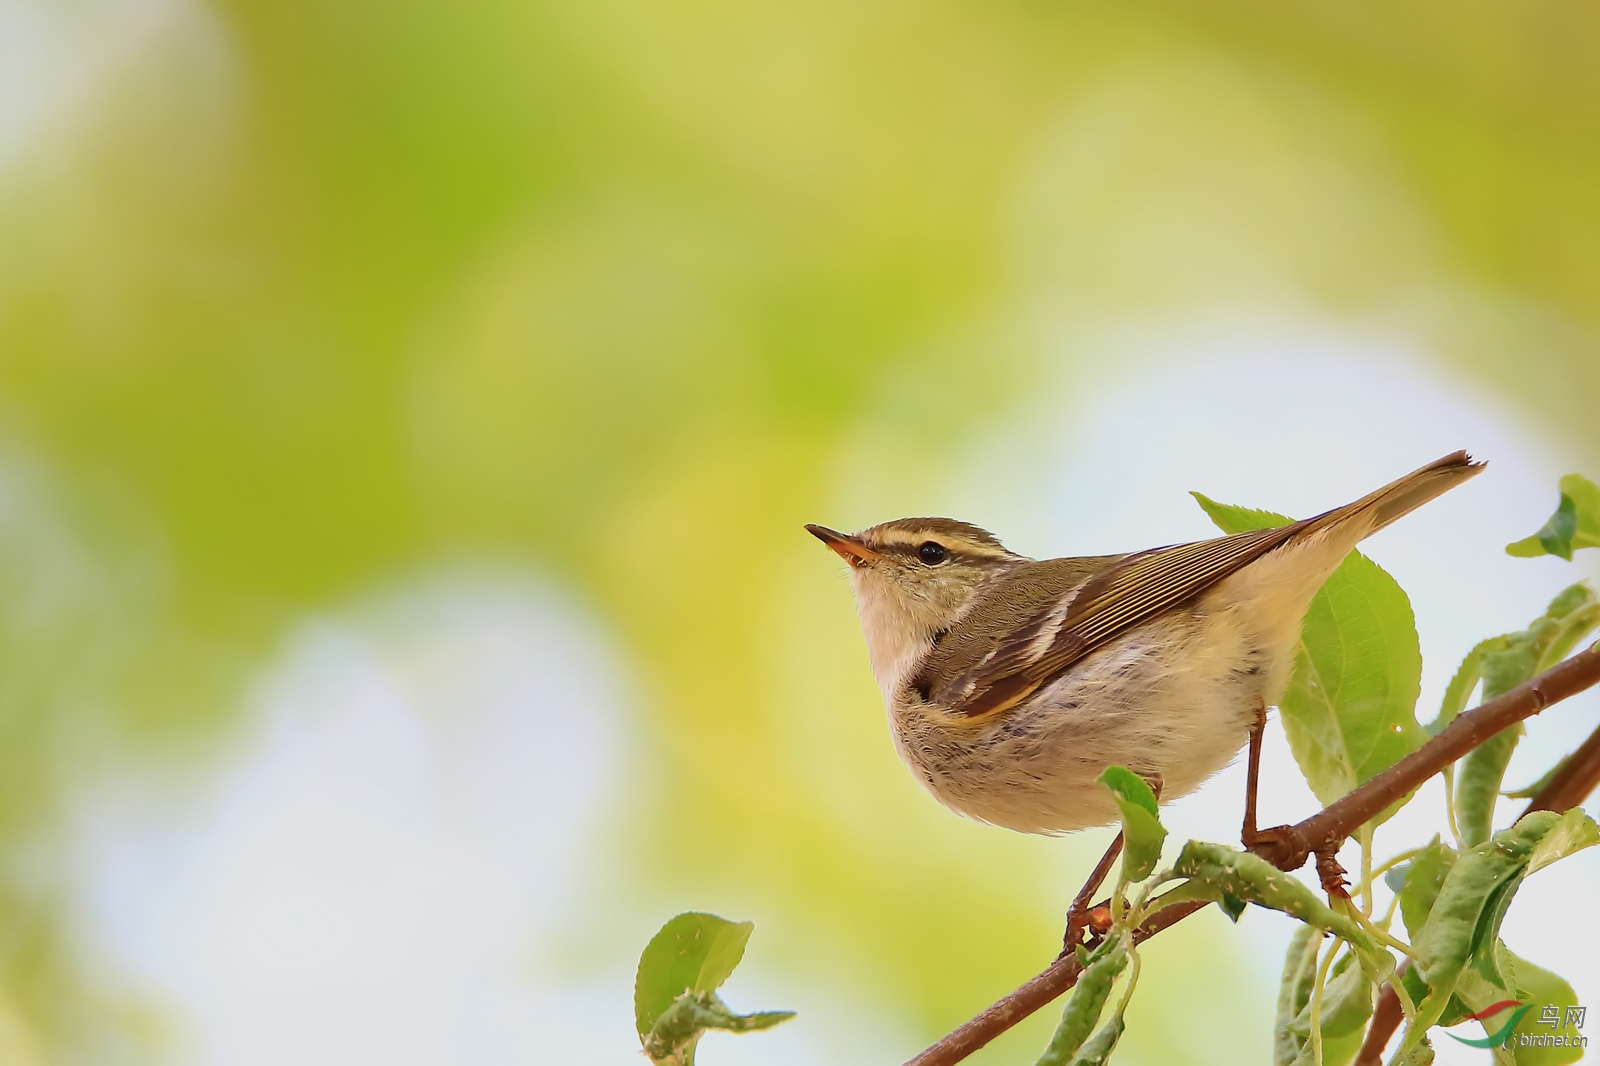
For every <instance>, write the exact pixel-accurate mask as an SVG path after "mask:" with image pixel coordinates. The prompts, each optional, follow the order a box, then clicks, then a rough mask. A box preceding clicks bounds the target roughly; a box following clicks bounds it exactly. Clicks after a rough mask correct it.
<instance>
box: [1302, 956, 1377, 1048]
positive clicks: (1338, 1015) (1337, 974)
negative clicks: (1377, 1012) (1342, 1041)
mask: <svg viewBox="0 0 1600 1066" xmlns="http://www.w3.org/2000/svg"><path fill="white" fill-rule="evenodd" d="M1354 961H1355V956H1354V955H1352V954H1351V953H1350V952H1348V951H1347V952H1345V953H1344V954H1343V955H1340V956H1339V958H1338V960H1337V961H1335V962H1334V964H1333V968H1332V969H1331V970H1330V971H1329V973H1328V983H1327V985H1326V986H1325V987H1324V988H1323V990H1322V1036H1323V1038H1324V1039H1329V1038H1333V1037H1340V1036H1346V1035H1348V1034H1350V1033H1353V1032H1355V1031H1356V1030H1358V1029H1360V1028H1361V1027H1362V1025H1364V1024H1365V1023H1366V1020H1367V1019H1368V1018H1370V1017H1372V982H1371V981H1368V980H1367V975H1366V974H1365V973H1363V972H1362V970H1361V967H1359V966H1352V965H1351V963H1352V962H1354ZM1290 1026H1291V1028H1292V1029H1293V1030H1294V1032H1295V1034H1296V1035H1297V1036H1299V1037H1300V1039H1301V1040H1307V1039H1308V1038H1309V1037H1310V1035H1311V1003H1310V1002H1309V1000H1308V1001H1307V1003H1306V1005H1305V1006H1304V1007H1302V1008H1301V1010H1300V1013H1299V1014H1298V1015H1297V1016H1296V1017H1295V1019H1294V1021H1292V1022H1291V1023H1290Z"/></svg>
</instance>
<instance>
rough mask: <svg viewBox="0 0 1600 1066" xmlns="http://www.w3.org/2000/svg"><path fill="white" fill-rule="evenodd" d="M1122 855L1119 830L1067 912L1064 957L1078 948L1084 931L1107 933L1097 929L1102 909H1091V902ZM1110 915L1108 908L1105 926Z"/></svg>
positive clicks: (1062, 948) (1120, 832)
mask: <svg viewBox="0 0 1600 1066" xmlns="http://www.w3.org/2000/svg"><path fill="white" fill-rule="evenodd" d="M1121 854H1122V830H1120V829H1119V830H1117V835H1116V837H1115V838H1114V839H1113V840H1112V841H1111V846H1110V847H1108V848H1106V853H1105V854H1104V855H1102V856H1100V861H1099V862H1097V863H1095V867H1094V871H1093V872H1092V873H1090V874H1089V880H1087V881H1085V882H1084V883H1083V887H1082V888H1080V889H1079V890H1078V894H1077V896H1076V897H1074V899H1073V900H1072V906H1071V907H1070V908H1069V909H1068V910H1067V932H1066V935H1065V936H1063V937H1062V938H1061V953H1062V954H1063V955H1065V954H1066V953H1067V952H1069V951H1071V950H1072V949H1073V948H1075V947H1077V946H1078V944H1079V943H1080V942H1081V937H1082V935H1083V931H1084V929H1086V928H1087V929H1089V930H1090V931H1091V932H1099V933H1103V932H1105V930H1104V929H1096V928H1095V927H1096V925H1099V924H1102V923H1097V922H1095V921H1094V918H1095V913H1094V912H1095V911H1098V910H1100V908H1099V907H1090V906H1089V901H1090V900H1092V899H1094V894H1095V893H1096V892H1098V891H1100V886H1101V885H1103V884H1105V880H1106V874H1108V873H1110V872H1111V864H1112V863H1114V862H1116V861H1117V856H1118V855H1121ZM1110 915H1111V909H1110V908H1109V907H1107V908H1106V909H1105V916H1104V917H1105V922H1104V923H1103V924H1106V925H1107V926H1109V924H1110Z"/></svg>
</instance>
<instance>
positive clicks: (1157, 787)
mask: <svg viewBox="0 0 1600 1066" xmlns="http://www.w3.org/2000/svg"><path fill="white" fill-rule="evenodd" d="M1139 776H1141V777H1143V778H1144V781H1145V783H1146V784H1148V785H1149V786H1150V791H1152V792H1154V793H1155V794H1156V799H1158V800H1159V799H1160V798H1161V785H1162V780H1161V775H1160V774H1148V775H1147V774H1140V775H1139ZM1121 854H1122V831H1121V830H1118V831H1117V835H1116V837H1115V838H1114V839H1113V840H1112V841H1111V846H1110V847H1108V848H1106V853H1105V854H1104V855H1102V856H1100V861H1099V862H1097V863H1095V866H1094V870H1093V871H1091V872H1090V874H1089V880H1087V881H1085V882H1084V883H1083V887H1082V888H1080V889H1079V890H1078V894H1077V896H1075V897H1074V898H1073V900H1072V906H1071V907H1070V908H1069V909H1068V910H1067V932H1066V935H1065V936H1063V937H1062V938H1061V953H1062V954H1063V955H1065V954H1066V953H1067V952H1069V951H1071V950H1072V949H1073V948H1075V947H1077V946H1078V944H1079V943H1080V942H1081V940H1080V938H1081V937H1082V935H1083V931H1084V930H1085V929H1088V930H1089V932H1090V933H1092V934H1094V935H1096V936H1103V935H1104V934H1105V932H1106V930H1108V929H1110V928H1111V904H1110V901H1109V900H1107V901H1105V902H1103V903H1097V904H1095V905H1094V906H1092V907H1091V906H1090V905H1089V901H1090V900H1091V899H1094V894H1095V893H1096V892H1098V891H1100V886H1101V885H1103V884H1105V880H1106V875H1107V874H1109V873H1110V872H1111V864H1112V863H1114V862H1116V861H1117V856H1118V855H1121Z"/></svg>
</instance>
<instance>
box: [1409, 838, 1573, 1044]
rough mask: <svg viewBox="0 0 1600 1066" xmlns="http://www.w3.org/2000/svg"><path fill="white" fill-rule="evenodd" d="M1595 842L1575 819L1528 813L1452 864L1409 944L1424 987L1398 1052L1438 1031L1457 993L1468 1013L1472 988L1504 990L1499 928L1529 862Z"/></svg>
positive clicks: (1549, 858) (1543, 861) (1505, 980)
mask: <svg viewBox="0 0 1600 1066" xmlns="http://www.w3.org/2000/svg"><path fill="white" fill-rule="evenodd" d="M1574 814H1575V815H1576V817H1574ZM1585 823H1587V824H1585ZM1597 836H1600V830H1597V829H1596V828H1595V827H1594V824H1593V822H1592V821H1589V820H1588V818H1587V816H1586V815H1584V814H1583V813H1582V812H1581V811H1577V812H1569V813H1568V814H1567V815H1558V814H1556V813H1555V812H1553V811H1535V812H1533V813H1531V814H1528V815H1525V816H1523V818H1522V819H1521V820H1520V821H1518V822H1517V824H1516V825H1514V826H1512V827H1511V828H1509V829H1506V830H1503V831H1502V832H1499V833H1496V834H1495V835H1494V838H1493V839H1492V840H1489V841H1487V842H1485V843H1483V844H1479V845H1477V846H1475V847H1473V848H1471V849H1469V850H1468V851H1466V852H1464V853H1463V854H1462V855H1461V856H1460V857H1459V858H1458V859H1457V860H1456V862H1455V865H1454V867H1453V868H1452V869H1451V870H1450V871H1449V872H1448V873H1447V874H1446V875H1445V878H1444V883H1443V884H1442V885H1441V886H1440V888H1439V892H1438V897H1437V899H1435V901H1434V903H1433V906H1432V907H1431V909H1430V910H1429V911H1428V914H1427V918H1426V920H1424V922H1423V923H1422V928H1421V929H1420V930H1418V931H1417V933H1416V935H1415V937H1414V938H1413V942H1412V946H1413V948H1414V950H1415V953H1416V958H1417V965H1416V966H1415V967H1413V969H1415V970H1418V971H1419V972H1420V976H1421V977H1422V978H1423V979H1424V980H1426V982H1427V986H1428V992H1427V995H1426V996H1425V997H1424V998H1423V1000H1422V1002H1421V1003H1419V1004H1418V1006H1417V1018H1416V1019H1415V1020H1414V1021H1413V1023H1412V1025H1411V1026H1410V1027H1409V1028H1408V1030H1407V1037H1406V1046H1411V1045H1413V1044H1414V1043H1415V1042H1416V1040H1417V1039H1419V1038H1420V1036H1421V1034H1422V1033H1423V1032H1424V1031H1426V1030H1427V1029H1428V1028H1429V1027H1430V1026H1433V1025H1435V1024H1439V1023H1440V1021H1441V1019H1442V1018H1443V1017H1444V1015H1445V1013H1446V1009H1447V1008H1448V1007H1449V1006H1450V1003H1451V1000H1452V997H1454V996H1455V995H1456V993H1457V991H1458V989H1459V990H1460V991H1461V993H1462V999H1463V1000H1465V1001H1466V1002H1467V1003H1468V1005H1469V1006H1470V1005H1471V1004H1472V1003H1473V1001H1474V1000H1475V999H1480V998H1482V997H1481V996H1479V995H1474V994H1472V990H1473V988H1474V986H1473V984H1472V982H1473V981H1482V982H1486V983H1488V984H1492V985H1494V986H1496V987H1501V988H1505V987H1508V977H1507V975H1506V974H1505V973H1503V972H1502V970H1503V966H1502V963H1501V959H1500V957H1499V953H1498V951H1497V945H1498V943H1499V936H1500V923H1501V921H1502V920H1503V919H1504V917H1505V913H1506V910H1507V908H1508V907H1509V906H1510V903H1511V899H1512V897H1513V896H1514V895H1515V894H1516V891H1517V887H1518V886H1519V885H1520V884H1521V883H1522V879H1523V878H1524V877H1526V876H1527V875H1528V873H1529V872H1530V870H1531V869H1532V868H1533V862H1534V859H1535V856H1538V857H1539V860H1540V864H1541V865H1547V864H1548V863H1550V862H1553V861H1555V860H1556V859H1557V858H1560V857H1562V856H1563V855H1568V854H1571V853H1572V852H1573V851H1576V850H1578V849H1579V848H1582V847H1587V846H1588V845H1589V844H1592V843H1594V842H1595V839H1596V837H1597ZM1546 841H1549V843H1548V845H1547V844H1546ZM1407 881H1408V883H1409V881H1410V878H1409V877H1408V878H1407ZM1469 967H1470V969H1469ZM1463 982H1466V983H1465V984H1463ZM1408 987H1410V983H1409V982H1408ZM1474 1009H1478V1008H1474Z"/></svg>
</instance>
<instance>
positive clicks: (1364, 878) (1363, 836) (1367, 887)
mask: <svg viewBox="0 0 1600 1066" xmlns="http://www.w3.org/2000/svg"><path fill="white" fill-rule="evenodd" d="M1356 839H1357V840H1358V841H1359V842H1360V843H1361V915H1362V917H1366V916H1367V915H1370V914H1371V913H1372V823H1371V822H1367V823H1365V824H1364V825H1362V827H1361V828H1360V829H1359V830H1358V831H1357V832H1356Z"/></svg>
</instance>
